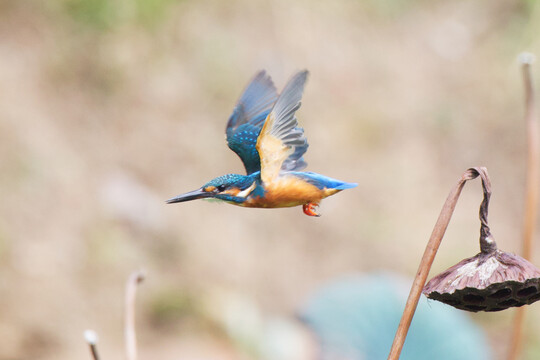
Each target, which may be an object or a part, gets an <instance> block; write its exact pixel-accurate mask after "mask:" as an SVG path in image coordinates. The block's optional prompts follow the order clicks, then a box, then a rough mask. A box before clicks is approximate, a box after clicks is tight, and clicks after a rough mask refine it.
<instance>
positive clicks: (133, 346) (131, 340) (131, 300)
mask: <svg viewBox="0 0 540 360" xmlns="http://www.w3.org/2000/svg"><path fill="white" fill-rule="evenodd" d="M143 280H144V273H143V272H142V271H136V272H134V273H132V274H131V275H130V276H129V278H128V280H127V283H126V299H125V300H126V303H125V311H126V313H125V326H124V337H125V341H126V357H127V359H128V360H136V359H137V337H136V335H135V295H136V293H137V285H138V284H139V283H141V282H142V281H143Z"/></svg>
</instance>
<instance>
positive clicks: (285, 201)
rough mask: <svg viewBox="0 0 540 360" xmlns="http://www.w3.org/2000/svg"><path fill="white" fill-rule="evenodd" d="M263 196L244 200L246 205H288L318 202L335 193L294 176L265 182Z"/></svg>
mask: <svg viewBox="0 0 540 360" xmlns="http://www.w3.org/2000/svg"><path fill="white" fill-rule="evenodd" d="M265 190H266V194H265V197H264V198H251V199H248V200H247V201H246V202H244V204H243V205H244V206H247V207H269V208H274V207H290V206H297V205H302V204H307V203H310V202H312V203H319V202H320V201H321V200H322V199H323V198H325V197H327V196H330V195H332V194H335V193H336V192H338V190H335V189H322V190H321V189H319V188H317V187H316V186H314V185H312V184H310V183H308V182H306V181H304V180H302V179H300V178H297V177H295V176H284V177H280V178H277V179H276V180H275V181H272V182H271V183H270V184H265Z"/></svg>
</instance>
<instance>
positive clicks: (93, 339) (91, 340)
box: [84, 330, 99, 360]
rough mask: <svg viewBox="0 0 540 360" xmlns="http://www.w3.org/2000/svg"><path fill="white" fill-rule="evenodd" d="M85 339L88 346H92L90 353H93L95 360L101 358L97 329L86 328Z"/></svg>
mask: <svg viewBox="0 0 540 360" xmlns="http://www.w3.org/2000/svg"><path fill="white" fill-rule="evenodd" d="M84 339H85V340H86V342H87V343H88V346H89V347H90V353H91V354H92V359H93V360H99V354H98V351H97V341H98V336H97V334H96V332H95V331H93V330H86V331H85V332H84Z"/></svg>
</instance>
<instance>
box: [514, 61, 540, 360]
mask: <svg viewBox="0 0 540 360" xmlns="http://www.w3.org/2000/svg"><path fill="white" fill-rule="evenodd" d="M520 61H521V68H522V72H523V82H524V84H525V121H526V123H527V145H528V146H527V178H526V179H527V180H526V185H525V188H526V190H525V214H524V221H523V257H524V258H525V259H528V260H529V259H530V258H531V255H532V244H533V237H534V234H535V230H536V223H535V222H536V216H537V213H538V184H539V168H538V161H539V159H540V151H539V139H538V136H539V134H538V115H537V113H536V101H535V92H534V86H533V80H532V74H531V64H532V63H533V61H534V56H533V55H532V54H528V53H523V54H521V55H520ZM524 320H525V308H524V307H520V308H518V309H517V310H516V314H515V317H514V325H513V330H512V340H511V343H510V351H509V353H508V359H509V360H516V359H518V357H519V354H520V352H521V347H522V343H523V334H522V332H523V322H524Z"/></svg>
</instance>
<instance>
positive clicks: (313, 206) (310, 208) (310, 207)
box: [302, 203, 321, 217]
mask: <svg viewBox="0 0 540 360" xmlns="http://www.w3.org/2000/svg"><path fill="white" fill-rule="evenodd" d="M318 207H319V204H317V203H307V204H304V205H302V209H303V210H304V214H306V215H307V216H316V217H319V216H321V214H319V213H318V212H317V208H318Z"/></svg>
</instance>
